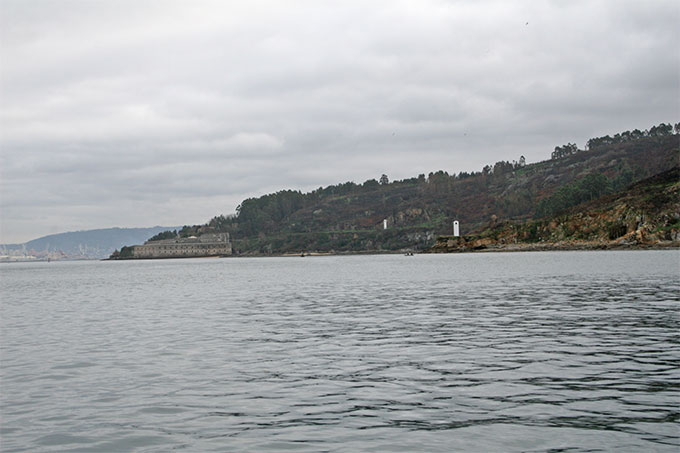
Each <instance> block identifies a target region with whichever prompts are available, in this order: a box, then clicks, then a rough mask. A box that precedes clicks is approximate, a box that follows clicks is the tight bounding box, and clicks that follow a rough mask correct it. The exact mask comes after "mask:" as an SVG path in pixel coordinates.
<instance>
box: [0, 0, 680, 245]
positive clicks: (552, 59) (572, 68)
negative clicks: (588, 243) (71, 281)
mask: <svg viewBox="0 0 680 453" xmlns="http://www.w3.org/2000/svg"><path fill="white" fill-rule="evenodd" d="M0 8H1V9H0V13H1V14H0V30H2V31H1V33H2V35H1V36H0V52H1V54H0V57H1V59H2V63H1V64H0V76H1V79H0V126H1V128H0V150H1V155H0V171H1V172H2V173H1V177H2V179H1V181H0V184H1V185H0V206H1V207H2V218H1V222H2V223H1V229H0V242H17V241H19V242H22V241H26V240H29V239H32V238H35V237H37V236H40V235H43V234H49V233H54V232H61V231H67V230H75V229H88V228H98V227H110V226H151V225H155V224H169V225H176V224H184V223H199V222H204V221H207V220H208V219H209V218H210V217H212V216H214V215H217V214H220V213H225V214H226V213H230V212H233V211H234V209H235V207H236V206H237V204H238V203H239V202H240V201H241V200H242V199H244V198H246V197H248V196H256V195H260V194H263V193H267V192H271V191H275V190H280V189H285V188H294V189H302V190H309V189H312V188H315V187H319V186H322V185H328V184H334V183H338V182H344V181H347V180H354V181H355V182H362V181H364V180H366V179H369V178H377V177H379V176H380V174H382V173H387V174H388V175H389V176H390V178H391V179H395V178H396V179H401V178H406V177H411V176H416V175H417V174H418V173H428V172H430V171H436V170H439V169H444V170H447V171H449V172H458V171H461V170H464V171H470V170H478V169H479V168H481V167H482V166H483V165H485V164H487V163H491V164H492V163H494V162H495V161H498V160H501V159H517V158H518V157H519V156H520V155H522V154H523V155H525V156H526V157H527V159H528V160H529V161H537V160H543V159H546V158H548V157H549V155H550V152H551V151H552V148H553V147H554V146H555V145H559V144H563V143H566V142H568V141H572V142H573V141H576V142H577V143H578V144H580V145H582V144H583V143H584V141H585V140H587V139H588V138H590V137H592V136H597V135H602V134H606V133H615V132H618V131H622V130H626V129H631V128H636V127H637V128H645V127H648V126H651V125H653V124H658V123H659V122H668V121H674V122H675V121H678V118H679V117H680V107H679V105H678V101H677V100H678V99H679V98H680V88H679V68H680V57H679V54H678V52H677V45H678V43H679V42H680V39H679V38H680V32H678V27H677V24H678V23H680V6H679V5H678V3H677V2H675V1H673V0H669V1H663V0H659V1H655V2H644V3H641V2H634V1H618V0H617V1H614V0H609V1H569V2H564V1H558V0H555V1H543V2H536V1H517V2H508V1H479V2H467V1H444V0H441V1H434V0H432V1H384V2H383V1H375V2H368V3H367V2H359V1H356V2H352V1H348V2H341V3H338V2H324V1H321V2H319V1H293V2H273V1H272V2H267V1H255V2H222V1H215V2H211V1H197V2H181V1H177V2H171V1H144V2H139V1H129V2H126V1H110V2H87V1H67V2H49V1H44V2H43V1H32V2H25V1H22V0H17V1H9V0H2V2H0Z"/></svg>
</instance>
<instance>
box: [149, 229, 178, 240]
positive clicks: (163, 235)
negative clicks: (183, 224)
mask: <svg viewBox="0 0 680 453" xmlns="http://www.w3.org/2000/svg"><path fill="white" fill-rule="evenodd" d="M176 237H177V230H174V231H161V232H160V233H158V234H157V235H155V236H152V237H150V238H149V241H162V240H163V239H175V238H176Z"/></svg>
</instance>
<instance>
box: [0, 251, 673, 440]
mask: <svg viewBox="0 0 680 453" xmlns="http://www.w3.org/2000/svg"><path fill="white" fill-rule="evenodd" d="M0 296H1V297H2V299H1V304H0V315H1V316H0V328H1V330H0V335H1V340H2V341H1V355H0V416H1V419H0V428H1V435H0V450H1V451H3V452H18V451H30V452H41V451H59V452H76V451H88V452H93V451H103V452H128V451H139V452H166V451H173V450H184V451H190V452H197V451H253V452H261V451H287V450H292V451H347V452H353V451H403V452H410V451H447V452H448V451H480V452H481V451H528V452H538V451H554V452H557V451H569V452H580V451H584V452H585V451H588V452H593V451H631V452H640V451H669V452H677V451H678V450H679V448H680V425H679V424H678V422H679V406H680V393H679V390H680V388H679V387H680V368H679V366H680V312H679V310H678V306H679V303H680V252H678V251H638V252H560V253H548V252H544V253H496V254H464V255H435V256H426V255H417V256H414V257H405V256H400V255H390V256H347V257H306V258H299V257H298V258H252V259H245V258H230V259H191V260H167V261H136V262H70V263H68V262H52V263H30V264H8V265H3V266H0Z"/></svg>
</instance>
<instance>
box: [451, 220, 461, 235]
mask: <svg viewBox="0 0 680 453" xmlns="http://www.w3.org/2000/svg"><path fill="white" fill-rule="evenodd" d="M453 235H454V236H456V237H458V236H460V230H459V229H458V220H454V221H453Z"/></svg>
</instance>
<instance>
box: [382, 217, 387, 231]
mask: <svg viewBox="0 0 680 453" xmlns="http://www.w3.org/2000/svg"><path fill="white" fill-rule="evenodd" d="M386 229H387V219H385V220H383V230H386Z"/></svg>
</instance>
